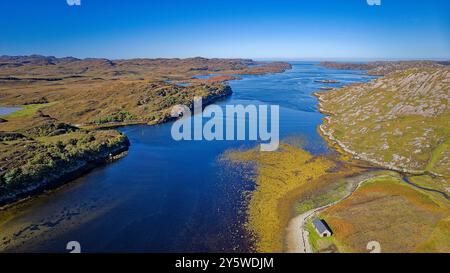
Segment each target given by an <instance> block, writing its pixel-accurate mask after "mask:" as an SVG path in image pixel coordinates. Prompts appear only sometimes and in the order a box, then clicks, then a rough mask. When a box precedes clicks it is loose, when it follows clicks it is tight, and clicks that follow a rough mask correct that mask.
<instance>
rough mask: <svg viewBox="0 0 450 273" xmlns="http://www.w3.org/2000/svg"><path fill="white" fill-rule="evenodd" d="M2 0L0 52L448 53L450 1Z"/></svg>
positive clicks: (354, 55)
mask: <svg viewBox="0 0 450 273" xmlns="http://www.w3.org/2000/svg"><path fill="white" fill-rule="evenodd" d="M381 1H382V2H381V4H382V5H381V6H369V5H368V4H367V2H366V0H278V1H275V0H273V1H268V0H257V1H256V0H239V1H238V0H208V1H205V0H191V1H189V0H184V1H181V0H178V1H177V0H166V1H151V0H128V1H125V0H109V1H106V0H104V1H100V0H81V6H69V5H68V4H67V3H66V0H1V1H0V12H1V16H0V33H1V34H0V55H2V54H6V55H23V54H32V53H36V54H43V55H54V56H75V57H107V58H113V59H114V58H131V57H191V56H205V57H249V58H288V59H329V58H330V59H335V58H343V59H372V58H383V59H388V58H390V59H391V58H400V59H405V58H449V59H450V1H448V0H408V1H407V0H381Z"/></svg>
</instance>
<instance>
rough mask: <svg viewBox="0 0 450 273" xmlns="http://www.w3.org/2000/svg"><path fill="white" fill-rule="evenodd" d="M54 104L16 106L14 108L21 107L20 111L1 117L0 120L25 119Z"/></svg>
mask: <svg viewBox="0 0 450 273" xmlns="http://www.w3.org/2000/svg"><path fill="white" fill-rule="evenodd" d="M55 103H56V102H50V103H45V104H30V105H18V106H15V107H21V108H22V110H19V111H16V112H14V113H11V114H8V115H3V116H1V117H2V118H6V119H8V118H21V117H27V116H31V115H34V114H36V112H37V111H38V110H40V109H43V108H46V107H49V106H52V105H54V104H55Z"/></svg>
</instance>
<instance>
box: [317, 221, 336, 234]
mask: <svg viewBox="0 0 450 273" xmlns="http://www.w3.org/2000/svg"><path fill="white" fill-rule="evenodd" d="M313 226H314V229H315V230H316V231H317V234H319V236H320V237H330V236H331V235H333V232H332V231H331V229H330V227H329V226H328V224H327V223H326V222H325V221H324V220H320V219H316V220H314V221H313Z"/></svg>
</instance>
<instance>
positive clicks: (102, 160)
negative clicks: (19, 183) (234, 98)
mask: <svg viewBox="0 0 450 273" xmlns="http://www.w3.org/2000/svg"><path fill="white" fill-rule="evenodd" d="M277 64H278V63H275V65H277ZM269 67H270V66H269ZM289 69H292V66H291V65H290V64H289V65H285V67H282V68H280V69H279V70H276V71H267V72H266V71H261V73H258V72H257V73H255V74H251V75H260V74H261V75H264V74H271V73H275V74H276V73H283V72H285V71H286V70H289ZM237 80H240V78H239V79H237ZM232 94H233V91H232V89H231V87H230V86H229V85H228V84H224V88H223V90H222V92H219V93H216V94H209V95H208V96H206V97H204V99H203V107H206V106H208V105H210V104H213V103H215V102H217V101H220V100H222V99H224V98H226V97H229V96H231V95H232ZM190 107H193V103H192V102H191V105H190ZM176 119H177V118H176V117H172V116H170V113H166V115H165V116H164V117H163V118H161V119H159V120H156V121H128V122H115V123H109V124H104V125H103V124H102V125H94V124H77V125H75V126H77V127H79V128H80V129H91V130H104V129H115V128H119V127H124V126H133V125H148V126H154V125H161V124H165V123H167V122H170V121H173V120H176ZM124 136H125V139H126V141H125V143H122V144H121V145H120V146H119V147H117V148H116V149H113V150H112V151H105V152H104V153H101V154H100V155H99V156H98V157H96V158H95V159H93V160H88V161H84V162H80V164H79V165H78V166H75V167H73V166H68V167H67V168H68V170H67V171H66V172H64V173H63V174H61V175H56V176H53V177H50V178H48V179H46V180H43V181H41V182H40V183H37V184H36V185H32V186H28V187H25V188H24V189H21V190H17V192H13V193H10V194H6V195H4V196H0V211H4V210H7V209H8V208H11V207H14V206H16V205H19V204H21V203H23V202H26V201H29V200H31V199H33V198H37V197H39V195H41V194H43V193H45V192H46V191H50V190H57V189H58V188H60V187H61V186H63V185H65V184H69V183H71V182H73V181H74V180H75V179H77V178H80V177H82V176H83V175H86V174H87V173H89V172H90V171H92V170H93V169H95V168H97V167H100V166H102V165H105V164H108V162H109V161H116V160H119V159H121V158H123V157H124V156H123V154H124V153H126V152H127V151H128V149H129V147H130V145H131V144H130V142H129V140H128V138H127V136H126V135H125V134H124ZM125 156H126V155H125Z"/></svg>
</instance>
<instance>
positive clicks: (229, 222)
mask: <svg viewBox="0 0 450 273" xmlns="http://www.w3.org/2000/svg"><path fill="white" fill-rule="evenodd" d="M242 78H243V79H242V80H239V81H231V82H230V85H231V87H232V89H233V91H234V94H233V95H232V96H230V97H229V98H227V99H225V100H223V101H220V102H218V104H219V105H222V106H223V105H225V104H244V105H246V104H276V105H280V133H281V138H282V139H283V138H288V137H292V136H300V137H302V138H304V139H306V140H307V145H306V148H307V149H308V150H309V151H310V152H312V153H314V154H320V153H326V152H327V147H326V143H324V141H323V140H322V139H321V137H320V136H319V135H318V133H317V131H316V128H317V126H318V125H319V124H320V123H321V119H322V118H323V115H322V114H320V113H318V111H317V107H316V106H317V100H316V99H315V98H314V97H313V96H312V95H311V94H312V93H313V92H314V91H317V90H319V88H320V87H323V86H332V87H338V86H342V85H345V84H350V83H354V82H361V81H367V80H369V78H368V77H367V76H366V75H363V72H362V71H342V70H330V69H325V68H320V67H317V66H316V65H315V64H311V63H293V69H292V70H289V71H287V72H285V73H281V74H269V75H261V76H255V75H251V76H250V75H249V76H242ZM318 79H337V80H339V81H341V83H340V84H333V85H326V84H321V83H315V82H314V80H318ZM170 128H171V124H170V123H168V124H163V125H158V126H132V127H124V128H122V129H121V131H123V132H124V133H125V134H126V135H127V136H128V137H129V139H130V141H131V145H132V146H131V147H130V150H129V154H128V156H127V157H125V158H123V159H122V160H119V161H117V162H114V163H112V164H109V165H106V166H104V167H100V168H97V169H96V170H94V171H92V172H91V173H89V174H87V175H85V176H83V177H82V178H80V179H77V180H76V181H74V183H71V184H69V185H67V186H65V187H63V188H62V189H59V190H57V191H55V192H53V193H51V194H48V195H45V196H42V197H39V198H36V199H35V200H32V201H30V202H27V203H25V204H23V205H21V206H19V207H16V208H13V209H10V210H7V211H4V212H0V232H1V233H0V244H3V248H6V250H7V251H61V252H66V251H67V250H66V249H65V247H66V244H67V242H68V241H72V240H75V241H79V242H80V243H81V246H82V251H83V252H110V251H112V252H117V251H120V252H123V251H126V252H133V251H136V252H137V251H146V252H182V251H188V252H200V251H201V252H203V251H214V252H217V251H226V252H232V251H238V252H242V251H248V250H249V249H250V242H249V240H248V235H247V234H246V233H245V231H244V230H243V229H242V227H241V222H242V220H243V216H242V215H243V213H242V211H243V209H245V208H243V207H242V196H243V195H242V193H243V191H246V190H251V189H252V188H253V185H252V183H251V182H249V181H248V180H247V179H245V177H246V176H248V174H249V173H250V172H251V170H245V169H244V170H236V169H233V168H232V167H230V166H228V165H227V164H224V163H223V162H222V161H220V160H219V157H220V156H221V155H222V154H223V153H224V151H226V150H228V149H230V148H242V147H253V146H254V145H255V144H256V143H254V142H240V141H228V142H226V141H222V142H220V141H216V142H206V141H196V142H176V141H173V140H172V138H171V136H170Z"/></svg>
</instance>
